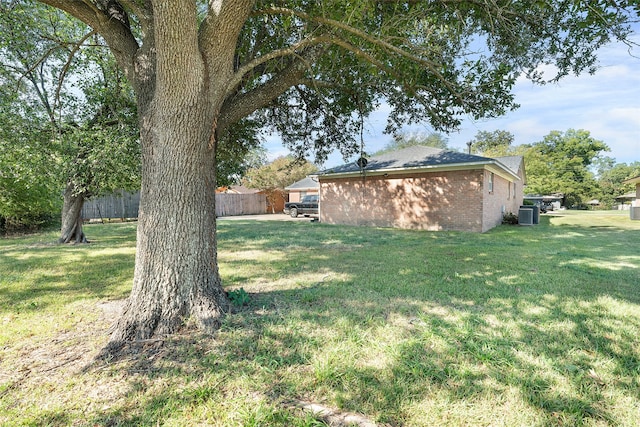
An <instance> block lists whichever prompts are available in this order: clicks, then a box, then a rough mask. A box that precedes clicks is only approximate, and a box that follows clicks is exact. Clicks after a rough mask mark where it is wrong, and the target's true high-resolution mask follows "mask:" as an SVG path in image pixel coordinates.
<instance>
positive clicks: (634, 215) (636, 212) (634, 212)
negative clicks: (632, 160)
mask: <svg viewBox="0 0 640 427" xmlns="http://www.w3.org/2000/svg"><path fill="white" fill-rule="evenodd" d="M624 183H625V184H635V185H636V199H635V200H634V201H633V202H631V208H630V211H631V219H633V220H640V176H637V177H635V178H631V179H628V180H626V181H624Z"/></svg>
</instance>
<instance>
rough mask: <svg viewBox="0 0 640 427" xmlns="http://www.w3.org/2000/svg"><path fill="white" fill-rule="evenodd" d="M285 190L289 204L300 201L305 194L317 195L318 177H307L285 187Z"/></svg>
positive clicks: (318, 189)
mask: <svg viewBox="0 0 640 427" xmlns="http://www.w3.org/2000/svg"><path fill="white" fill-rule="evenodd" d="M285 190H286V191H287V192H288V193H289V201H290V202H299V201H300V200H302V197H303V196H306V195H307V194H318V192H319V191H320V184H319V183H318V177H317V176H316V175H309V176H307V177H306V178H303V179H301V180H300V181H296V182H294V183H293V184H291V185H290V186H288V187H285Z"/></svg>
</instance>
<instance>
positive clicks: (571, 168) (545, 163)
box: [524, 129, 609, 207]
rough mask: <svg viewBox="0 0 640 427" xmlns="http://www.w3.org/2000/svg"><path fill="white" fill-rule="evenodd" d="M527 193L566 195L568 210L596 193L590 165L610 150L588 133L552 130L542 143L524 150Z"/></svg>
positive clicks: (594, 178) (526, 147)
mask: <svg viewBox="0 0 640 427" xmlns="http://www.w3.org/2000/svg"><path fill="white" fill-rule="evenodd" d="M524 148H525V149H526V151H525V154H524V156H525V164H526V168H527V192H528V193H530V194H552V193H562V194H564V196H565V204H566V205H567V206H568V207H571V206H573V205H579V204H580V203H583V202H585V201H586V200H585V199H587V198H588V197H589V196H590V195H593V194H594V193H596V188H597V182H596V177H595V175H594V173H593V172H592V171H591V169H590V166H591V165H592V164H593V163H594V162H595V161H596V159H597V158H598V157H599V156H600V155H601V153H602V152H606V151H609V147H607V145H606V144H605V143H604V142H602V141H599V140H596V139H595V138H593V137H592V136H591V134H590V133H589V132H588V131H586V130H582V129H581V130H573V129H569V130H567V131H566V132H560V131H552V132H550V133H549V134H548V135H547V136H545V137H544V138H543V140H542V141H539V142H536V143H533V144H531V145H527V146H525V147H524Z"/></svg>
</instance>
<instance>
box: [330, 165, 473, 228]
mask: <svg viewBox="0 0 640 427" xmlns="http://www.w3.org/2000/svg"><path fill="white" fill-rule="evenodd" d="M484 178H485V175H484V170H482V169H477V170H465V171H449V172H437V173H422V174H416V175H413V174H412V175H393V176H389V177H386V178H385V177H382V176H370V177H369V176H367V177H365V178H364V179H363V178H361V177H357V178H337V179H331V180H328V179H326V178H321V180H320V188H321V204H320V221H322V222H325V223H329V224H347V225H369V226H379V227H397V228H412V229H424V230H462V231H477V232H480V231H484V227H483V224H482V220H483V200H482V189H483V183H484Z"/></svg>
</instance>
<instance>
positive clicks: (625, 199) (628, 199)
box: [616, 191, 637, 210]
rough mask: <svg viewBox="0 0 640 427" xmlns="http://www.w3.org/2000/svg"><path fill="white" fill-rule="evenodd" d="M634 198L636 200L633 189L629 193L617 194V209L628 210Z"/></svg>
mask: <svg viewBox="0 0 640 427" xmlns="http://www.w3.org/2000/svg"><path fill="white" fill-rule="evenodd" d="M636 200H637V195H636V192H635V191H632V192H631V193H627V194H623V195H622V196H618V197H616V202H618V207H617V209H620V210H628V209H629V207H630V206H633V204H634V202H635V201H636Z"/></svg>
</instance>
